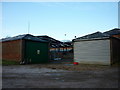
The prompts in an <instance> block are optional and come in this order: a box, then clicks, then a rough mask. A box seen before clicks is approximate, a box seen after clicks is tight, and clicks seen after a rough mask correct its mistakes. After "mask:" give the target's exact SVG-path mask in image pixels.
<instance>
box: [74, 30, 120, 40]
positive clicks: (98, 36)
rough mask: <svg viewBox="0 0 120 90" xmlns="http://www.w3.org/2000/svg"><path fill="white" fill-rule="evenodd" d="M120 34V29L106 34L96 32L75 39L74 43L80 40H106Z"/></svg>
mask: <svg viewBox="0 0 120 90" xmlns="http://www.w3.org/2000/svg"><path fill="white" fill-rule="evenodd" d="M119 34H120V29H118V28H115V29H112V30H109V31H106V32H103V33H102V32H99V31H98V32H95V33H92V34H88V35H85V36H82V37H78V38H76V39H73V41H78V40H98V39H106V38H109V37H111V36H112V35H119Z"/></svg>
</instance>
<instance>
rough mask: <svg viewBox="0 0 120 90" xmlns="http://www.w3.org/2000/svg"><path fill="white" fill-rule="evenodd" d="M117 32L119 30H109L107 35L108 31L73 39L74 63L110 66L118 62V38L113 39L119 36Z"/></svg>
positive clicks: (119, 54)
mask: <svg viewBox="0 0 120 90" xmlns="http://www.w3.org/2000/svg"><path fill="white" fill-rule="evenodd" d="M116 31H117V32H116ZM119 31H120V29H116V30H110V31H109V34H108V31H107V32H105V33H101V32H96V33H93V34H89V35H86V36H83V37H79V38H76V39H73V43H74V62H79V63H84V64H103V65H111V64H113V63H115V62H117V61H120V38H119V37H114V35H120V32H119ZM110 32H111V34H110ZM114 32H116V34H114ZM112 33H113V34H112Z"/></svg>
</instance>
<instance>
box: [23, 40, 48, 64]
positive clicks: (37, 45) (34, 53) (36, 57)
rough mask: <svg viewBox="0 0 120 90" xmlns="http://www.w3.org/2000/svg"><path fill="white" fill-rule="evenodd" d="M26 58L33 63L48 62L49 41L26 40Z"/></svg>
mask: <svg viewBox="0 0 120 90" xmlns="http://www.w3.org/2000/svg"><path fill="white" fill-rule="evenodd" d="M25 60H26V61H29V62H31V63H46V62H48V61H49V55H48V43H43V42H34V41H26V43H25Z"/></svg>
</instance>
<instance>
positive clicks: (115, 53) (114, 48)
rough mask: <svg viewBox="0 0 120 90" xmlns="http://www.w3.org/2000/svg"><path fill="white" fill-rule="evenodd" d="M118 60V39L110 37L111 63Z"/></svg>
mask: <svg viewBox="0 0 120 90" xmlns="http://www.w3.org/2000/svg"><path fill="white" fill-rule="evenodd" d="M118 61H120V40H118V39H114V38H111V63H112V64H113V63H116V62H118Z"/></svg>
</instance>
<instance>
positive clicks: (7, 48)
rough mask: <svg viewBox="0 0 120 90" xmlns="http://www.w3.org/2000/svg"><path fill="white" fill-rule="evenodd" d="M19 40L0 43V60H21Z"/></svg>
mask: <svg viewBox="0 0 120 90" xmlns="http://www.w3.org/2000/svg"><path fill="white" fill-rule="evenodd" d="M21 46H22V44H21V40H15V41H7V42H2V59H4V60H12V61H20V60H21Z"/></svg>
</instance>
